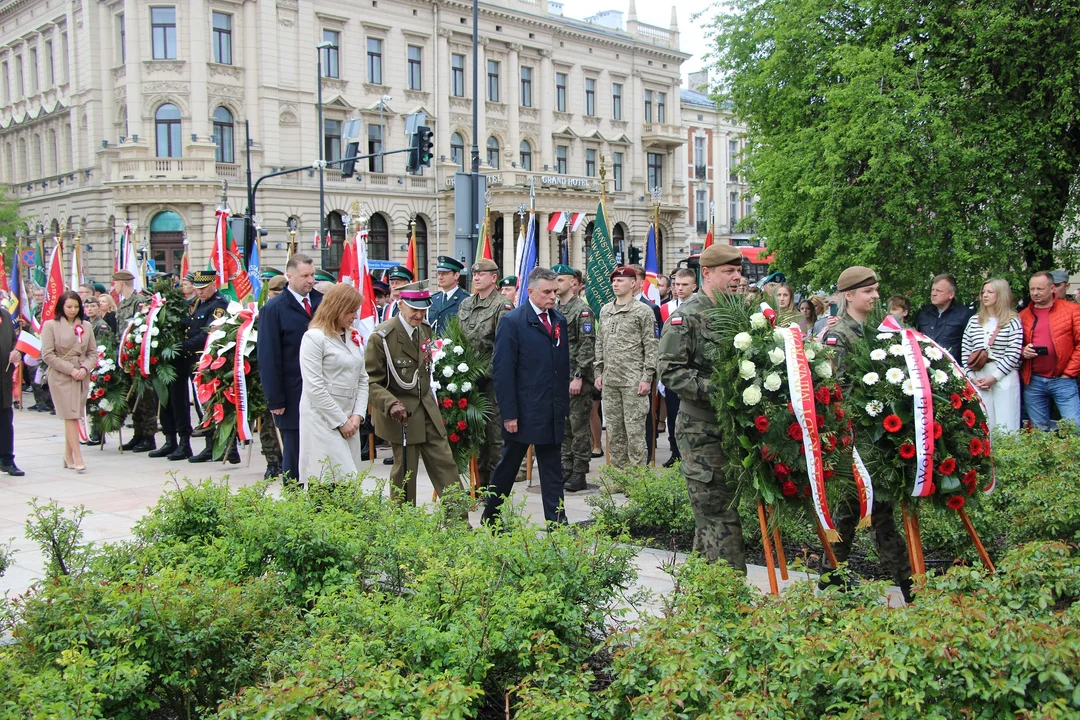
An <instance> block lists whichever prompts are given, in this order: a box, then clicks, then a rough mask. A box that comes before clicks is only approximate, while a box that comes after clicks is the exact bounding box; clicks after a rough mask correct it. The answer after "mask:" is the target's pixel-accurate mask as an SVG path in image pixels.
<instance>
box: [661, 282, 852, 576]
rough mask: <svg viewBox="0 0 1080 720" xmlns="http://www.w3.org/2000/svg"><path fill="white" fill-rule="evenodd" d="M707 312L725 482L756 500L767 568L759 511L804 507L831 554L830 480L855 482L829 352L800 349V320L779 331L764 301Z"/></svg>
mask: <svg viewBox="0 0 1080 720" xmlns="http://www.w3.org/2000/svg"><path fill="white" fill-rule="evenodd" d="M708 313H709V317H710V325H711V327H713V328H715V329H716V330H717V332H718V334H719V336H720V338H721V339H720V341H719V342H718V343H717V345H716V351H715V357H714V366H713V374H712V388H713V396H712V401H713V406H714V407H715V409H716V411H717V420H718V424H719V427H720V436H721V438H722V441H721V442H722V444H723V450H724V457H725V458H727V460H728V466H727V468H726V474H727V476H728V477H729V478H730V479H731V480H733V481H736V482H737V483H738V485H739V486H740V487H741V488H742V489H743V491H746V489H747V488H750V492H751V493H752V495H753V496H754V497H756V498H757V499H758V502H759V519H760V520H761V524H762V535H763V538H764V539H765V542H766V558H767V559H768V560H769V564H770V565H771V554H770V550H769V545H768V533H767V532H766V530H765V520H764V518H765V513H764V507H763V506H764V505H773V506H776V507H777V508H778V509H779V508H782V507H784V506H785V505H786V506H787V507H788V508H789V509H792V510H797V511H799V512H801V511H802V509H803V508H804V507H805V503H806V499H807V498H809V500H810V505H811V507H812V509H813V513H814V516H815V518H816V523H817V525H818V531H819V536H820V537H821V538H822V542H823V544H825V545H826V546H828V543H832V542H835V541H836V540H837V539H838V538H839V535H838V534H837V532H836V528H835V525H834V524H833V520H832V517H831V515H830V514H829V502H828V499H827V497H826V481H828V480H831V479H832V478H833V477H834V476H838V475H839V476H843V477H852V476H853V474H854V473H853V470H852V446H853V442H852V434H851V420H850V418H848V416H847V410H846V409H845V405H844V396H843V392H842V391H841V389H840V386H839V384H838V383H837V382H836V380H835V379H833V373H832V357H831V353H830V351H829V350H828V349H827V348H826V347H825V346H824V345H821V344H820V343H817V342H814V341H809V340H805V341H804V340H803V336H802V332H801V330H800V329H799V327H798V326H797V325H795V324H794V321H795V319H796V317H797V316H794V315H790V314H785V315H784V316H783V317H780V318H779V322H777V320H778V318H777V313H776V311H775V310H774V308H773V307H772V306H771V305H770V304H769V303H767V302H763V303H761V305H760V307H759V308H755V307H752V306H750V305H748V304H747V303H746V301H745V300H744V298H742V297H741V296H719V297H718V298H717V300H716V306H715V307H714V308H712V309H711V310H709V311H708ZM677 319H678V318H676V320H677ZM854 475H855V479H856V483H855V485H854V488H855V490H854V491H855V492H856V493H857V495H858V497H859V501H860V502H859V504H860V514H861V516H862V517H863V519H864V521H865V522H866V523H868V522H869V520H868V518H869V514H870V510H871V508H872V507H873V489H872V488H871V487H870V486H869V484H868V483H866V484H864V483H863V482H862V481H863V480H864V479H865V478H863V477H860V476H858V474H854ZM840 485H842V484H841V483H829V490H830V491H831V492H833V494H834V495H835V494H836V491H834V489H835V488H838V487H839V486H840ZM774 534H775V533H774ZM781 550H782V548H778V553H779V552H780V551H781ZM781 571H782V572H784V568H783V561H782V560H781ZM770 579H771V578H770Z"/></svg>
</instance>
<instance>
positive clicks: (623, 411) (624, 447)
mask: <svg viewBox="0 0 1080 720" xmlns="http://www.w3.org/2000/svg"><path fill="white" fill-rule="evenodd" d="M603 403H604V419H605V420H606V421H607V429H608V448H607V452H608V460H609V461H610V462H611V464H612V465H614V466H615V467H627V466H629V465H644V464H645V463H646V462H647V455H648V451H647V450H646V448H645V418H646V416H648V414H649V396H648V395H638V394H637V385H634V386H633V387H609V386H607V385H605V386H604V390H603Z"/></svg>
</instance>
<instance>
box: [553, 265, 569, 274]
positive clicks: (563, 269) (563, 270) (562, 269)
mask: <svg viewBox="0 0 1080 720" xmlns="http://www.w3.org/2000/svg"><path fill="white" fill-rule="evenodd" d="M551 269H552V271H554V273H555V274H556V275H573V274H574V268H572V267H570V266H569V265H563V264H562V263H559V264H558V265H553V266H552V267H551Z"/></svg>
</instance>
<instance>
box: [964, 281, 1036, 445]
mask: <svg viewBox="0 0 1080 720" xmlns="http://www.w3.org/2000/svg"><path fill="white" fill-rule="evenodd" d="M1023 345H1024V331H1023V328H1022V327H1021V325H1020V318H1019V317H1017V315H1016V313H1015V312H1013V296H1012V290H1011V289H1010V288H1009V284H1008V283H1007V282H1005V281H1004V280H1002V279H1000V278H991V279H990V280H987V281H986V282H985V283H983V286H982V292H981V293H980V294H979V311H978V312H977V313H975V314H974V315H972V316H971V318H970V319H969V320H968V323H967V326H966V327H965V328H964V338H963V342H962V344H961V351H960V354H961V356H962V362H963V365H964V371H965V372H966V373H967V375H968V377H969V378H971V382H972V384H973V385H974V386H975V389H976V390H978V391H979V395H980V396H981V397H982V399H983V403H985V405H986V423H987V425H989V426H990V427H991V428H1003V429H1005V430H1008V431H1013V430H1019V429H1020V352H1021V350H1022V349H1023Z"/></svg>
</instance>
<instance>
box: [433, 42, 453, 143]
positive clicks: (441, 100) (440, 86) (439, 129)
mask: <svg viewBox="0 0 1080 720" xmlns="http://www.w3.org/2000/svg"><path fill="white" fill-rule="evenodd" d="M449 38H450V31H449V30H447V29H446V28H439V37H438V51H437V53H436V55H435V65H436V70H435V71H436V72H437V73H438V82H437V83H436V86H437V89H436V92H435V94H436V95H437V97H436V106H435V113H436V114H437V115H438V118H437V122H436V126H435V131H436V132H435V157H436V158H438V157H439V156H440V155H445V156H446V157H450V41H449Z"/></svg>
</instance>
